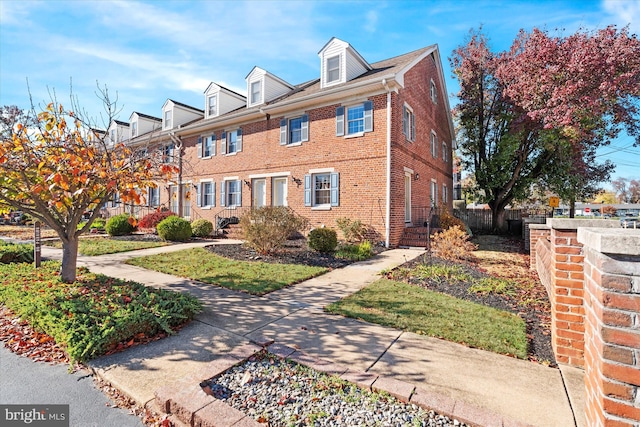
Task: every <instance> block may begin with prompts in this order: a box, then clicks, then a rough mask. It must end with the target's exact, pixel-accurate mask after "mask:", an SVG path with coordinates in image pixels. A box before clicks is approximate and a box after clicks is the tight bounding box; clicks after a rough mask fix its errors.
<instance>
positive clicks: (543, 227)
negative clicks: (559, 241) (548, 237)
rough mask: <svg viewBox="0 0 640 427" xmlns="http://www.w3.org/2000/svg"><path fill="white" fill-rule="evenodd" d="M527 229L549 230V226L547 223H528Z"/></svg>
mask: <svg viewBox="0 0 640 427" xmlns="http://www.w3.org/2000/svg"><path fill="white" fill-rule="evenodd" d="M529 229H530V230H550V229H551V227H549V226H548V225H547V224H529Z"/></svg>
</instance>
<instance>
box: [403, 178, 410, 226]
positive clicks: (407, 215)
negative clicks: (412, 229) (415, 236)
mask: <svg viewBox="0 0 640 427" xmlns="http://www.w3.org/2000/svg"><path fill="white" fill-rule="evenodd" d="M404 222H405V223H410V222H411V174H410V173H406V174H405V175H404Z"/></svg>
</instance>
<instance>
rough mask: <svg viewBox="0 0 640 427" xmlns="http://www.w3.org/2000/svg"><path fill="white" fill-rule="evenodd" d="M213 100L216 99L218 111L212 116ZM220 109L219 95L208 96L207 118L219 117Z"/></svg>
mask: <svg viewBox="0 0 640 427" xmlns="http://www.w3.org/2000/svg"><path fill="white" fill-rule="evenodd" d="M211 98H215V99H216V111H215V112H214V113H213V114H212V113H211V112H210V110H211ZM219 109H220V106H219V103H218V94H217V93H213V94H211V95H208V96H207V117H216V116H218V110H219Z"/></svg>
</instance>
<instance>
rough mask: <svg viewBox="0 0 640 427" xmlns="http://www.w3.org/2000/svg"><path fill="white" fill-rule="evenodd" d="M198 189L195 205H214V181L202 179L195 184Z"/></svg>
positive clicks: (205, 206)
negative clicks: (198, 183)
mask: <svg viewBox="0 0 640 427" xmlns="http://www.w3.org/2000/svg"><path fill="white" fill-rule="evenodd" d="M196 188H197V190H198V194H197V205H198V206H200V207H202V208H210V207H212V206H215V205H216V183H215V182H213V181H203V182H201V183H200V185H198V186H196Z"/></svg>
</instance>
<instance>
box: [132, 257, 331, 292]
mask: <svg viewBox="0 0 640 427" xmlns="http://www.w3.org/2000/svg"><path fill="white" fill-rule="evenodd" d="M126 262H127V263H128V264H132V265H136V266H139V267H144V268H148V269H150V270H155V271H160V272H162V273H167V274H173V275H174V276H180V277H188V278H190V279H195V280H199V281H201V282H205V283H210V284H212V285H216V286H221V287H223V288H227V289H232V290H236V291H242V292H248V293H250V294H254V295H264V294H267V293H269V292H273V291H275V290H278V289H281V288H283V287H285V286H288V285H292V284H294V283H298V282H301V281H303V280H307V279H310V278H312V277H315V276H319V275H321V274H324V273H326V272H327V269H326V268H321V267H309V266H305V265H293V264H269V263H266V262H259V261H235V260H231V259H228V258H224V257H221V256H219V255H216V254H213V253H211V252H209V251H207V250H206V249H202V248H195V249H186V250H183V251H177V252H172V253H164V254H158V255H150V256H145V257H139V258H133V259H130V260H128V261H126Z"/></svg>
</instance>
